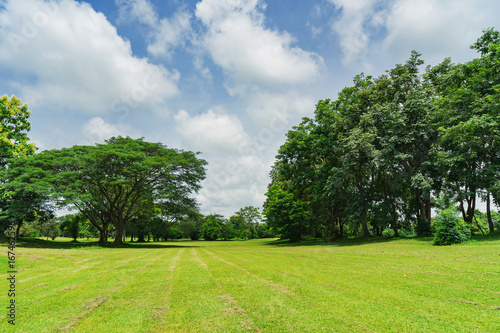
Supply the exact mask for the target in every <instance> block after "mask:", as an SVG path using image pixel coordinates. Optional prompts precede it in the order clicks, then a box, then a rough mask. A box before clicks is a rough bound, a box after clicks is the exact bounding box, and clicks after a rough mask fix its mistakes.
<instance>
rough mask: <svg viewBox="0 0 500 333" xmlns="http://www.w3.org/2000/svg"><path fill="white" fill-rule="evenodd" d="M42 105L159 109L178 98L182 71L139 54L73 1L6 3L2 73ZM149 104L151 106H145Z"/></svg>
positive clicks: (0, 21) (0, 20)
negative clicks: (13, 77)
mask: <svg viewBox="0 0 500 333" xmlns="http://www.w3.org/2000/svg"><path fill="white" fill-rule="evenodd" d="M2 67H4V68H5V70H8V71H11V72H14V73H16V74H17V78H19V79H18V80H17V81H13V82H10V84H11V85H12V86H13V87H15V88H17V89H18V90H20V91H21V93H22V96H23V99H25V100H27V101H29V102H30V105H32V106H36V107H45V108H47V109H50V108H55V109H65V110H67V111H72V110H79V111H85V112H89V113H103V112H109V111H112V110H113V109H115V108H118V107H122V108H125V109H127V110H128V111H130V110H133V109H138V107H139V106H146V107H147V108H155V107H158V106H162V105H164V103H165V100H166V99H168V98H170V97H172V96H174V95H176V94H177V93H178V88H177V82H178V80H179V73H178V72H177V71H169V70H167V69H166V68H165V67H163V66H161V65H153V64H151V63H150V62H149V61H148V60H147V59H145V58H138V57H135V56H133V54H132V50H131V46H130V42H129V41H127V40H124V39H123V38H121V37H120V36H119V35H118V34H117V31H116V28H115V27H114V26H113V25H111V24H110V23H109V22H108V20H107V19H106V17H105V16H104V15H103V14H102V13H98V12H96V11H94V9H93V8H92V7H91V6H90V5H89V4H87V3H84V2H76V1H74V0H61V1H54V0H7V1H5V2H4V3H3V7H0V68H2ZM146 107H145V108H146Z"/></svg>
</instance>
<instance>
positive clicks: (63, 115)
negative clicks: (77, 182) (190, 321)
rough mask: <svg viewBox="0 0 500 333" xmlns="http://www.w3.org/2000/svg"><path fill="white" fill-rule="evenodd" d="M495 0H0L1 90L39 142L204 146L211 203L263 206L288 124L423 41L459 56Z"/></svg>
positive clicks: (231, 208)
mask: <svg viewBox="0 0 500 333" xmlns="http://www.w3.org/2000/svg"><path fill="white" fill-rule="evenodd" d="M498 13H500V2H498V1H494V0H478V1H472V0H471V1H466V0H453V1H452V0H439V1H438V0H420V1H417V0H310V1H294V0H288V1H286V0H272V1H271V0H269V1H263V0H262V1H261V0H245V1H244V0H199V1H180V0H164V1H160V0H100V1H75V0H57V1H56V0H0V77H1V78H2V79H1V80H0V95H4V94H6V95H9V96H10V95H16V96H17V97H19V98H21V99H22V101H23V102H25V103H28V104H29V106H30V109H31V110H32V112H33V114H32V116H31V118H30V119H31V121H32V131H31V133H30V137H31V138H32V139H33V141H34V142H35V143H36V144H37V146H38V147H40V149H51V148H61V147H68V146H72V145H75V144H94V143H95V142H103V140H105V139H107V138H109V137H111V136H116V135H123V136H126V135H128V136H131V137H134V138H135V137H145V138H146V140H148V141H154V142H162V143H164V144H166V145H167V146H169V147H175V148H181V149H186V150H193V151H200V152H202V155H201V157H202V158H204V159H206V160H207V161H208V162H209V166H208V173H207V179H206V180H205V181H204V183H203V190H202V191H200V193H199V194H198V195H197V198H198V200H199V202H200V204H201V210H202V212H203V213H205V214H208V213H220V214H222V215H224V216H226V217H229V216H230V215H232V214H233V213H234V212H235V211H237V210H238V209H239V208H241V207H244V206H248V205H253V206H256V207H259V208H260V207H261V206H262V203H263V201H264V199H265V196H264V193H265V191H266V186H267V184H268V182H269V179H268V173H269V171H270V168H271V165H272V164H273V162H274V156H275V154H276V152H277V150H278V148H279V146H280V145H281V144H282V143H283V142H284V140H285V134H286V132H287V130H289V129H291V128H292V126H294V125H296V124H298V123H299V122H300V119H301V118H302V117H306V116H311V115H312V114H313V112H314V106H315V103H316V102H317V101H318V100H320V99H325V98H335V97H336V95H337V93H338V91H339V90H340V89H342V88H343V87H345V86H348V85H350V84H351V82H352V77H353V76H354V75H356V74H359V73H360V72H365V73H367V74H371V75H379V74H381V73H383V72H384V71H385V70H387V69H390V68H392V67H393V66H394V65H395V64H396V63H402V62H404V61H405V60H406V59H407V58H408V57H409V55H410V52H411V50H413V49H415V50H417V51H419V52H420V53H422V58H423V59H424V60H425V62H426V65H428V64H430V65H435V64H437V63H439V62H440V61H442V60H443V59H444V58H445V57H451V58H452V60H453V61H455V62H464V61H467V60H470V59H472V58H474V57H475V56H476V54H475V53H474V52H473V51H471V50H470V49H469V46H470V45H471V44H472V43H473V42H474V41H475V40H476V39H477V38H478V37H479V36H480V35H481V31H482V29H485V28H488V27H496V28H497V29H499V28H500V15H498Z"/></svg>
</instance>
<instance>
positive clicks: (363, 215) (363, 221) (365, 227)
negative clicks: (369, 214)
mask: <svg viewBox="0 0 500 333" xmlns="http://www.w3.org/2000/svg"><path fill="white" fill-rule="evenodd" d="M360 218H361V230H362V231H363V236H365V237H370V230H368V223H367V222H366V209H363V212H362V213H361V216H360Z"/></svg>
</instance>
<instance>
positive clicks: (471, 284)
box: [0, 237, 500, 332]
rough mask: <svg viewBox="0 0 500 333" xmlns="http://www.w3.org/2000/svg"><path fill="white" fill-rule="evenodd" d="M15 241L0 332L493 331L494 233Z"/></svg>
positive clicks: (499, 303)
mask: <svg viewBox="0 0 500 333" xmlns="http://www.w3.org/2000/svg"><path fill="white" fill-rule="evenodd" d="M20 245H24V247H17V248H16V255H17V257H16V265H17V269H18V271H17V274H16V279H17V285H16V305H17V307H16V325H15V328H13V327H11V326H12V325H9V324H8V323H7V320H8V318H7V316H6V314H7V309H6V307H7V306H8V304H9V303H8V302H9V300H10V298H8V297H7V291H8V288H9V286H8V281H7V280H6V278H7V274H4V273H6V272H7V270H8V269H7V248H6V245H2V249H1V261H2V267H5V269H4V271H3V272H2V276H1V278H2V281H4V282H3V283H2V286H3V287H2V288H3V289H4V290H3V291H2V292H1V293H0V304H1V308H3V309H4V310H3V311H2V312H3V313H0V317H1V318H2V323H1V324H0V331H2V332H10V331H12V332H14V331H15V332H251V331H255V332H322V331H325V332H500V240H499V239H498V237H497V238H496V239H494V238H493V239H485V240H480V241H471V242H468V243H466V244H462V245H454V246H447V247H437V246H432V245H431V242H430V241H429V240H428V239H423V240H422V239H420V240H415V239H413V240H412V239H401V240H392V241H384V240H368V241H352V240H349V241H343V242H340V243H331V244H326V243H318V242H309V243H301V244H300V245H290V244H287V243H284V242H279V241H276V240H268V239H264V240H252V241H246V242H222V241H217V242H203V241H198V242H190V241H179V242H165V243H147V244H130V245H129V246H127V247H122V248H101V247H97V246H94V245H92V244H91V243H85V242H82V243H81V244H80V245H79V246H78V247H77V246H75V245H74V244H71V243H68V242H59V243H56V245H57V246H54V243H52V242H45V241H37V242H32V243H31V242H30V243H25V244H20Z"/></svg>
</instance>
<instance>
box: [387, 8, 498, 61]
mask: <svg viewBox="0 0 500 333" xmlns="http://www.w3.org/2000/svg"><path fill="white" fill-rule="evenodd" d="M393 8H394V10H392V11H390V12H389V13H388V15H387V16H386V19H385V24H386V27H387V36H386V38H385V39H384V41H383V43H382V46H383V48H382V49H381V52H382V53H386V54H392V55H401V53H404V55H408V54H409V51H410V50H412V49H415V50H417V51H419V52H421V53H422V54H423V58H424V59H426V61H427V62H430V63H433V64H435V63H437V62H439V61H442V60H443V59H444V58H445V57H450V56H453V55H456V54H457V55H458V54H461V55H462V56H475V54H474V51H470V52H464V50H468V48H469V46H470V45H471V44H473V43H474V42H475V41H476V40H477V38H479V37H480V36H481V33H482V32H481V31H482V30H483V29H485V28H488V27H490V26H498V22H499V21H498V13H499V12H500V3H499V2H498V1H494V0H479V1H467V0H443V1H436V0H422V1H416V0H398V1H396V2H395V3H394V5H393ZM484 8H488V10H484ZM454 60H455V61H467V60H469V59H467V58H466V57H464V58H459V59H454Z"/></svg>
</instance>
